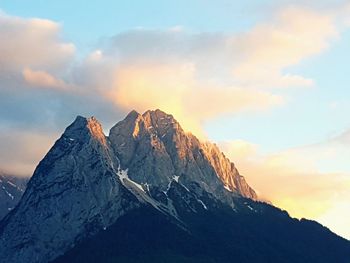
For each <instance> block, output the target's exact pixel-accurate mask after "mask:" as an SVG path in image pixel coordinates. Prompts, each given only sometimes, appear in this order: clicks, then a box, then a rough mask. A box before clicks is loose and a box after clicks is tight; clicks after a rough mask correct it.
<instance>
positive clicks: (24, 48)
mask: <svg viewBox="0 0 350 263" xmlns="http://www.w3.org/2000/svg"><path fill="white" fill-rule="evenodd" d="M0 25H1V27H0V34H1V36H2V38H1V42H0V65H1V66H0V71H4V70H6V71H7V72H8V71H22V70H23V69H24V68H27V67H30V68H35V69H43V68H44V69H45V70H57V69H62V67H65V66H66V64H67V62H68V61H70V60H71V59H72V57H73V55H74V53H75V46H74V45H73V44H72V43H68V42H64V41H63V40H61V37H60V25H59V24H57V23H55V22H53V21H51V20H45V19H38V18H32V19H25V18H21V17H15V16H9V15H6V14H4V13H0Z"/></svg>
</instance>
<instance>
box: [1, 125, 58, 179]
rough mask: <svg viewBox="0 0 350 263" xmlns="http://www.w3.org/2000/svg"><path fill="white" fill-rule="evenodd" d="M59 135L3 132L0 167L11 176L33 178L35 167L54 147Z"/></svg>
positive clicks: (35, 132)
mask: <svg viewBox="0 0 350 263" xmlns="http://www.w3.org/2000/svg"><path fill="white" fill-rule="evenodd" d="M57 136H58V134H46V133H39V132H37V131H34V132H33V131H30V132H28V131H13V130H11V131H8V132H5V131H3V130H2V131H1V132H0V149H6V151H0V167H1V169H2V170H3V171H5V172H7V173H9V174H15V175H19V176H25V177H28V176H31V175H32V173H33V171H34V168H35V165H33V164H38V163H39V161H40V160H41V159H42V158H43V156H44V155H45V154H46V152H47V150H48V149H49V148H50V147H51V146H52V145H53V143H54V142H55V139H56V138H57Z"/></svg>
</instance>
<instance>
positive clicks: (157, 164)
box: [109, 110, 257, 199]
mask: <svg viewBox="0 0 350 263" xmlns="http://www.w3.org/2000/svg"><path fill="white" fill-rule="evenodd" d="M109 139H110V142H111V146H112V148H113V149H114V151H115V152H116V154H117V156H118V157H119V159H120V162H121V164H122V167H124V168H128V172H129V176H130V178H131V179H133V180H134V181H136V182H138V183H140V184H148V185H150V186H157V187H161V188H163V189H166V188H167V186H168V184H169V183H170V182H171V181H172V180H173V179H174V178H176V180H178V181H179V182H180V183H182V184H184V185H185V186H186V185H188V184H190V183H192V182H197V183H199V184H200V185H201V186H202V187H203V188H204V189H205V190H206V191H208V192H210V193H213V194H216V195H221V194H222V192H225V190H224V189H223V188H225V189H227V190H229V191H231V192H232V193H234V194H238V195H241V196H243V197H247V198H252V199H257V196H256V193H255V192H254V190H253V189H252V188H251V187H249V185H248V184H247V183H246V181H245V179H244V178H243V177H242V176H241V175H240V174H239V173H238V171H237V169H236V168H235V166H234V164H233V163H231V162H230V160H229V159H227V158H226V157H225V156H224V154H223V153H222V152H221V151H220V150H219V149H218V147H217V146H216V145H214V144H211V143H209V142H205V143H202V142H200V141H199V140H198V139H197V138H196V137H195V136H193V135H192V134H187V133H185V132H184V130H183V129H182V128H181V126H180V124H179V123H178V122H177V121H176V120H175V119H174V118H173V116H172V115H168V114H166V113H164V112H162V111H160V110H156V111H147V112H145V113H144V114H143V115H141V114H138V113H137V112H135V111H133V112H131V113H130V114H129V115H128V116H127V117H126V118H125V119H124V120H123V121H121V122H119V123H117V124H116V125H115V126H114V127H113V128H112V129H111V131H110V134H109Z"/></svg>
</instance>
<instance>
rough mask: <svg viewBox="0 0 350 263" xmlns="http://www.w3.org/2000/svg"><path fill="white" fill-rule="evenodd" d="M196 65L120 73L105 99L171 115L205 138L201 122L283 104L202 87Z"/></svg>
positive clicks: (265, 96) (126, 68)
mask: <svg viewBox="0 0 350 263" xmlns="http://www.w3.org/2000/svg"><path fill="white" fill-rule="evenodd" d="M196 73H197V72H196V68H195V67H194V65H193V64H138V65H135V64H133V65H123V66H121V67H120V68H118V69H117V71H116V75H115V82H114V87H113V88H112V89H111V90H109V91H108V92H106V93H105V94H106V96H107V97H108V98H109V99H111V100H113V101H114V102H115V103H116V104H117V105H118V106H119V107H122V108H124V109H126V110H130V109H133V108H135V109H136V110H138V111H141V112H142V111H145V110H147V109H153V108H160V109H162V110H164V111H167V112H171V113H172V114H173V115H174V116H175V117H176V118H177V119H178V121H179V122H180V123H181V124H182V126H183V127H184V128H185V129H186V130H190V131H192V132H194V133H196V134H198V135H199V136H201V135H202V136H203V129H202V127H201V124H202V122H204V121H206V120H208V119H210V118H214V117H217V116H219V115H223V114H232V113H237V112H239V111H242V110H263V109H267V108H270V107H272V106H276V105H279V104H281V103H283V99H282V98H281V97H279V96H277V95H273V94H270V93H267V92H262V91H255V90H248V89H243V88H234V87H225V88H215V87H201V86H199V83H198V82H197V81H196Z"/></svg>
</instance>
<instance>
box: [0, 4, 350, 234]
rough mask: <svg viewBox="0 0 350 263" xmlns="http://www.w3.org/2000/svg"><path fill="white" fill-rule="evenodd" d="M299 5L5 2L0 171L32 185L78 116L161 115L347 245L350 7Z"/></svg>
mask: <svg viewBox="0 0 350 263" xmlns="http://www.w3.org/2000/svg"><path fill="white" fill-rule="evenodd" d="M305 2H306V1H298V0H295V1H291V0H284V1H274V0H270V1H245V2H244V1H229V0H220V1H209V0H194V1H182V0H181V1H89V2H88V3H87V2H86V1H62V0H61V1H49V3H48V1H20V0H11V1H6V0H2V1H0V9H1V10H2V13H1V14H0V34H1V35H2V36H5V37H4V38H3V39H2V41H1V43H0V62H1V67H0V103H1V104H2V105H3V107H2V108H1V109H0V169H3V170H8V171H10V172H13V173H18V174H22V175H30V174H31V173H32V171H33V169H34V168H35V166H36V164H37V163H38V161H39V160H40V159H41V158H42V156H43V155H44V154H45V152H46V151H47V150H48V149H49V147H50V146H51V145H52V143H53V141H54V140H55V139H56V138H57V136H59V134H60V133H61V132H62V130H63V129H64V127H65V126H67V125H68V124H69V123H70V122H71V121H72V120H73V119H74V117H75V116H76V115H78V114H79V115H86V116H89V115H95V116H96V117H97V118H98V119H100V120H101V122H102V123H103V125H104V127H105V130H106V131H107V130H108V128H109V127H110V126H111V125H112V124H114V123H115V122H116V121H118V120H120V119H121V118H122V117H123V116H124V115H125V114H126V113H127V112H128V111H129V110H131V109H133V108H135V109H137V110H138V111H144V110H146V109H148V108H161V109H163V110H165V111H168V112H170V113H172V114H174V115H175V117H176V118H177V119H178V120H179V121H180V122H181V123H182V124H183V126H184V127H185V129H188V130H191V131H192V132H194V133H195V134H197V135H198V136H200V137H201V138H202V139H209V140H211V141H214V142H215V143H218V144H219V145H220V146H221V148H222V149H223V151H224V152H225V153H226V154H227V155H228V156H229V157H230V158H231V159H232V160H233V161H234V162H235V163H236V164H237V166H238V168H239V170H240V171H241V172H242V173H243V174H244V175H245V176H246V177H247V179H248V181H249V182H251V184H252V186H253V187H254V188H255V189H257V191H258V192H259V193H260V194H261V196H264V197H266V198H268V199H270V200H272V201H273V202H274V203H275V204H277V205H279V206H281V207H284V208H286V209H288V211H290V212H291V214H292V215H295V216H298V217H300V216H306V217H310V218H314V219H317V220H320V221H321V222H323V223H324V224H326V225H328V226H330V227H331V228H332V229H334V230H335V231H337V232H338V233H341V234H342V235H344V236H347V237H350V232H349V230H347V227H346V224H347V222H346V221H344V222H340V223H339V217H340V216H342V217H344V216H343V215H341V213H342V212H341V211H340V207H341V208H342V209H343V207H344V205H345V206H346V205H347V206H349V204H350V196H349V192H350V191H349V188H350V166H349V165H348V160H349V158H350V150H348V149H350V118H349V113H350V101H349V100H350V89H349V86H350V79H349V68H350V65H349V63H350V62H349V61H350V50H349V47H350V45H349V43H350V30H349V26H350V21H349V19H348V17H349V16H350V5H349V4H348V3H346V1H327V0H323V1H307V2H308V4H307V5H306V4H305ZM267 181H268V182H273V183H269V185H267V184H266V182H267ZM286 181H288V182H289V183H286ZM310 189H313V191H311V190H310ZM344 202H346V203H345V204H344ZM320 203H323V204H324V205H323V206H320V205H319V204H320ZM337 204H339V205H337ZM306 205H308V206H309V207H314V209H308V208H307V207H306ZM349 211H350V207H349Z"/></svg>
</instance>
